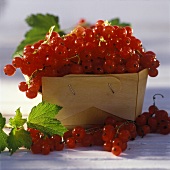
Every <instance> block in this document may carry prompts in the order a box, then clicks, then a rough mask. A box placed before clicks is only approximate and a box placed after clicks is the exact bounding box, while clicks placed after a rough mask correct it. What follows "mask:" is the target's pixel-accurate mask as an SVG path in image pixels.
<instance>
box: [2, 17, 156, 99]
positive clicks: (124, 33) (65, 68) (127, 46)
mask: <svg viewBox="0 0 170 170" xmlns="http://www.w3.org/2000/svg"><path fill="white" fill-rule="evenodd" d="M158 67H159V61H158V60H157V58H156V55H155V53H154V52H152V51H145V50H144V48H143V47H142V42H141V41H140V40H139V39H137V38H136V37H135V36H133V30H132V28H131V27H129V26H125V27H120V26H111V25H109V23H108V22H105V21H103V20H98V21H97V22H96V23H95V25H94V26H93V27H92V28H85V27H82V26H78V27H76V28H75V29H74V30H73V31H71V33H70V34H67V35H65V36H62V37H61V36H60V35H59V34H58V33H57V32H54V31H51V32H50V31H49V33H47V34H46V36H45V40H40V41H38V42H36V43H34V44H33V45H26V46H25V47H24V50H23V56H22V57H19V56H18V57H15V58H14V59H13V60H12V64H8V65H6V66H5V67H4V72H5V74H6V75H9V76H12V75H13V74H14V73H15V71H16V68H19V69H20V70H21V72H22V74H24V75H26V76H28V77H29V82H20V84H19V89H20V91H22V92H25V93H26V96H27V97H28V98H35V97H36V96H37V93H38V92H39V91H41V86H42V82H41V78H42V77H43V76H47V77H57V76H58V77H59V76H60V77H61V76H64V75H67V74H114V73H116V74H119V73H137V72H139V71H141V70H142V69H145V68H147V69H148V70H149V75H150V76H151V77H155V76H157V74H158V70H157V68H158Z"/></svg>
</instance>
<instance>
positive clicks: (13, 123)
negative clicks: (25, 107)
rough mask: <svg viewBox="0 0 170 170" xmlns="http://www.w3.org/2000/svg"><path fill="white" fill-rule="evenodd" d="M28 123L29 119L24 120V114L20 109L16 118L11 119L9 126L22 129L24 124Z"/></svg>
mask: <svg viewBox="0 0 170 170" xmlns="http://www.w3.org/2000/svg"><path fill="white" fill-rule="evenodd" d="M26 121H27V119H22V113H21V112H20V108H18V109H17V110H16V115H15V116H14V118H10V119H9V124H10V125H11V126H12V127H13V128H20V127H22V126H23V125H24V123H26Z"/></svg>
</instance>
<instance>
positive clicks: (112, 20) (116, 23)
mask: <svg viewBox="0 0 170 170" xmlns="http://www.w3.org/2000/svg"><path fill="white" fill-rule="evenodd" d="M109 23H110V24H111V25H112V26H114V25H117V26H122V27H125V26H131V24H130V23H125V22H122V23H121V22H120V19H119V18H114V19H111V20H109Z"/></svg>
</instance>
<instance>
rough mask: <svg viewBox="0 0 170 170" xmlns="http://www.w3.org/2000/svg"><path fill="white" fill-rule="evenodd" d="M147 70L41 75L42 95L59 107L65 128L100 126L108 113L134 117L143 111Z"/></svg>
mask: <svg viewBox="0 0 170 170" xmlns="http://www.w3.org/2000/svg"><path fill="white" fill-rule="evenodd" d="M147 77H148V70H147V69H145V70H142V71H140V72H139V73H125V74H102V75H95V74H94V75H88V74H83V75H82V74H80V75H75V74H74V75H73V74H72V75H71V74H70V75H66V76H64V77H43V78H42V98H43V101H47V102H50V103H53V104H57V105H59V106H62V107H63V108H62V109H61V110H60V111H59V113H58V115H57V119H59V120H60V121H61V123H62V124H63V125H65V126H66V127H68V128H72V127H75V126H77V125H81V126H83V127H90V126H93V125H103V123H104V119H105V118H106V117H107V116H110V115H113V116H115V117H117V118H123V119H128V120H134V119H135V118H136V117H137V116H138V115H139V114H141V112H142V107H143V101H144V95H145V89H146V83H147Z"/></svg>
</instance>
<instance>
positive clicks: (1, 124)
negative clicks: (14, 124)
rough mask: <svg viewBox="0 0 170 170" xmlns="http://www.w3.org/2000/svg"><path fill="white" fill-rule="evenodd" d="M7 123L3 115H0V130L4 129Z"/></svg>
mask: <svg viewBox="0 0 170 170" xmlns="http://www.w3.org/2000/svg"><path fill="white" fill-rule="evenodd" d="M5 123H6V118H4V117H2V114H1V113H0V129H3V127H4V126H5Z"/></svg>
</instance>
